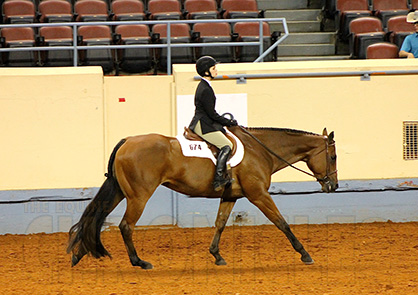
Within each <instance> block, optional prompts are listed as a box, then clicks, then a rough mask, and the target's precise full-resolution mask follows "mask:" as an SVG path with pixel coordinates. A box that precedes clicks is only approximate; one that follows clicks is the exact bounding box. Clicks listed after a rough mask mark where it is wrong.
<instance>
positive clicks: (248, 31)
mask: <svg viewBox="0 0 418 295" xmlns="http://www.w3.org/2000/svg"><path fill="white" fill-rule="evenodd" d="M233 28H234V29H233V31H234V33H237V34H238V40H239V41H242V42H255V41H259V40H260V26H259V23H258V22H257V23H247V22H238V23H236V24H235V25H234V26H233ZM271 40H272V37H271V33H270V26H269V24H268V23H266V22H263V49H264V50H266V49H267V48H268V47H270V46H271ZM237 55H238V56H237V57H238V60H239V61H240V62H252V61H254V60H255V59H256V58H257V57H258V56H260V50H259V46H258V45H257V46H242V47H238V50H237ZM272 60H273V53H270V54H269V55H268V56H266V57H265V58H264V61H272Z"/></svg>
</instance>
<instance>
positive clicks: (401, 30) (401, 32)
mask: <svg viewBox="0 0 418 295" xmlns="http://www.w3.org/2000/svg"><path fill="white" fill-rule="evenodd" d="M387 31H388V40H389V41H390V42H392V43H393V44H396V45H397V46H398V47H399V48H400V47H401V46H402V43H403V40H404V39H405V37H406V36H408V35H410V34H412V33H414V32H415V26H414V24H412V23H407V22H406V15H400V16H394V17H391V18H390V19H389V21H388V27H387Z"/></svg>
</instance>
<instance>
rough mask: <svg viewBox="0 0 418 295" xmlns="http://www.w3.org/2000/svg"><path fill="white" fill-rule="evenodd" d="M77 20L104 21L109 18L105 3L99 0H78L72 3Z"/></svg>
mask: <svg viewBox="0 0 418 295" xmlns="http://www.w3.org/2000/svg"><path fill="white" fill-rule="evenodd" d="M74 10H75V15H76V21H77V22H91V21H93V22H95V21H106V20H108V18H109V11H108V8H107V3H106V2H104V1H101V0H79V1H77V2H76V3H75V4H74Z"/></svg>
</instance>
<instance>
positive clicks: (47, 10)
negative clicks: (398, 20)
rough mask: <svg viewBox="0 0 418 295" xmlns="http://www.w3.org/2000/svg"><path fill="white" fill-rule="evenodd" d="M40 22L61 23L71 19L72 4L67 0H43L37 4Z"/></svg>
mask: <svg viewBox="0 0 418 295" xmlns="http://www.w3.org/2000/svg"><path fill="white" fill-rule="evenodd" d="M38 9H39V13H40V18H39V21H40V22H41V23H62V22H70V21H72V20H73V14H72V10H73V8H72V6H71V3H70V2H68V1H63V0H43V1H42V2H40V3H39V6H38Z"/></svg>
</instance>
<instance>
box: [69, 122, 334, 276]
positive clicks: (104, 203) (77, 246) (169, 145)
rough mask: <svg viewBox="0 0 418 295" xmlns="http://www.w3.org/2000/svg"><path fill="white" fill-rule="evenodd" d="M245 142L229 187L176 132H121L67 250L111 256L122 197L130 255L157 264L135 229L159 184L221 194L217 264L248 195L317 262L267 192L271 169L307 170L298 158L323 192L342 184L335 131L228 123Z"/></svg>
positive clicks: (135, 261)
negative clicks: (110, 228) (106, 231)
mask: <svg viewBox="0 0 418 295" xmlns="http://www.w3.org/2000/svg"><path fill="white" fill-rule="evenodd" d="M229 131H230V132H232V133H234V134H235V135H236V137H238V138H239V139H240V140H241V141H242V143H243V145H244V147H245V154H244V158H243V160H242V162H241V163H240V164H239V165H237V166H236V167H234V168H232V177H233V178H234V180H235V181H234V182H233V183H232V185H231V186H229V187H226V188H225V189H224V190H223V191H220V192H215V191H214V190H213V188H212V179H213V175H214V169H215V167H214V165H213V162H212V161H211V160H209V159H202V158H193V157H185V156H183V154H182V152H181V147H180V144H179V142H178V140H177V139H176V138H173V137H167V136H163V135H159V134H148V135H139V136H134V137H128V138H125V139H122V140H121V141H120V142H119V143H118V144H117V145H116V146H115V148H114V150H113V152H112V154H111V156H110V159H109V165H108V172H107V174H106V180H105V181H104V183H103V185H102V186H101V188H100V189H99V191H98V193H97V194H96V196H95V197H94V198H93V200H92V201H91V203H90V204H89V205H88V206H87V207H86V209H85V211H84V212H83V214H82V216H81V218H80V221H79V222H78V223H76V224H75V225H73V226H72V227H71V229H70V231H69V242H68V248H67V252H68V253H70V252H71V253H72V259H71V264H72V266H75V265H76V264H77V263H78V262H79V261H80V260H81V258H82V257H83V256H84V255H86V254H91V255H92V256H93V257H95V258H100V257H104V256H109V257H110V254H109V252H108V251H107V250H106V249H105V247H104V246H103V244H102V242H101V239H100V232H101V228H102V226H103V224H104V222H105V219H106V217H107V216H108V215H109V213H110V212H111V211H112V210H113V209H114V208H115V207H116V206H117V205H118V204H119V203H120V202H121V201H122V200H123V199H124V198H126V200H127V206H126V212H125V214H124V216H123V218H122V220H121V222H120V224H119V229H120V231H121V233H122V237H123V241H124V243H125V246H126V249H127V252H128V255H129V259H130V261H131V263H132V265H133V266H140V267H141V268H143V269H151V268H152V267H153V266H152V264H151V263H149V262H147V261H144V260H142V259H140V258H139V257H138V255H137V253H136V250H135V247H134V244H133V241H132V234H133V231H134V227H135V224H136V222H137V221H138V220H139V218H140V217H141V214H142V212H143V210H144V207H145V204H146V203H147V201H148V199H149V198H150V197H151V195H152V194H153V192H154V191H155V190H156V188H157V187H158V186H159V185H164V186H166V187H168V188H170V189H172V190H174V191H177V192H179V193H182V194H185V195H188V196H190V197H197V196H198V197H206V198H220V199H221V200H220V205H219V210H218V214H217V218H216V221H215V225H216V231H215V234H214V237H213V240H212V243H211V245H210V248H209V251H210V253H211V254H212V255H213V256H214V258H215V264H217V265H225V264H226V262H225V260H224V259H223V258H222V256H221V255H220V254H219V241H220V238H221V234H222V232H223V230H224V228H225V225H226V222H227V220H228V217H229V215H230V213H231V211H232V208H233V207H234V204H235V202H236V201H237V200H238V199H240V198H242V197H246V198H247V199H248V200H249V201H250V202H251V203H252V204H254V205H255V206H256V207H258V208H259V209H260V210H261V211H262V212H263V213H264V215H265V216H266V217H267V218H268V219H269V220H270V221H271V222H272V223H273V224H274V225H276V226H277V227H278V228H279V229H280V230H281V231H282V232H283V233H284V234H285V235H286V237H287V238H288V239H289V241H290V243H291V244H292V246H293V248H294V249H295V250H296V251H297V252H299V253H300V255H301V260H302V262H304V263H305V264H312V263H314V261H313V259H312V258H311V256H310V255H309V253H308V252H307V251H306V250H305V249H304V247H303V245H302V244H301V243H300V242H299V240H298V239H297V238H296V237H295V235H294V234H293V233H292V231H291V229H290V227H289V225H288V223H287V222H286V221H285V219H284V218H283V216H282V215H281V214H280V212H279V210H278V209H277V207H276V205H275V203H274V201H273V199H272V198H271V196H270V194H269V193H268V188H269V186H270V182H271V175H272V174H273V173H275V172H276V171H278V170H280V169H283V168H285V167H287V166H292V167H294V168H296V169H298V170H301V169H299V168H297V167H295V166H293V165H292V164H293V163H296V162H298V161H304V162H306V164H307V166H308V168H309V169H310V170H311V171H312V174H311V173H309V172H306V171H303V172H305V173H306V174H309V175H311V176H314V177H315V178H316V180H317V181H318V182H319V183H320V185H321V186H322V191H323V192H333V191H335V190H336V189H337V188H338V179H337V168H336V158H337V156H336V150H335V141H334V132H331V133H330V134H329V135H328V133H327V131H326V129H324V131H323V134H322V135H319V134H314V133H310V132H305V131H299V130H291V129H279V128H244V127H242V126H234V127H230V128H229Z"/></svg>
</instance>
